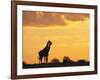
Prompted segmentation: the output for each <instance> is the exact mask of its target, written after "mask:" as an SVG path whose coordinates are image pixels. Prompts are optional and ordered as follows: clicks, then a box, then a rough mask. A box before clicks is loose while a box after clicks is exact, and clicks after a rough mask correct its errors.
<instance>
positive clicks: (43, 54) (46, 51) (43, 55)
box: [38, 40, 52, 64]
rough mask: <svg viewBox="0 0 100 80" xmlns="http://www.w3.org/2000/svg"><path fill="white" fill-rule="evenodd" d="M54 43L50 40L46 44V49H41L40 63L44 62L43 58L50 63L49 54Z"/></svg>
mask: <svg viewBox="0 0 100 80" xmlns="http://www.w3.org/2000/svg"><path fill="white" fill-rule="evenodd" d="M51 45H52V42H51V41H50V40H48V42H47V44H46V46H45V48H44V49H42V50H40V51H39V53H38V54H39V64H41V63H42V59H44V63H48V56H49V51H50V46H51Z"/></svg>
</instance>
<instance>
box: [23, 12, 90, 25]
mask: <svg viewBox="0 0 100 80" xmlns="http://www.w3.org/2000/svg"><path fill="white" fill-rule="evenodd" d="M87 18H89V14H80V13H57V12H39V11H38V12H36V11H23V26H36V27H37V26H40V27H47V26H65V25H68V22H67V21H84V20H86V19H87Z"/></svg>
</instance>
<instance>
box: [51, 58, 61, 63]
mask: <svg viewBox="0 0 100 80" xmlns="http://www.w3.org/2000/svg"><path fill="white" fill-rule="evenodd" d="M51 63H60V61H59V60H58V59H56V58H54V59H52V60H51Z"/></svg>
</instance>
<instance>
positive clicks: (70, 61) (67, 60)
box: [63, 56, 74, 64]
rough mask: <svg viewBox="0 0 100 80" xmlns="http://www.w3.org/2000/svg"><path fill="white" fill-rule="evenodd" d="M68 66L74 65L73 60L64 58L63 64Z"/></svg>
mask: <svg viewBox="0 0 100 80" xmlns="http://www.w3.org/2000/svg"><path fill="white" fill-rule="evenodd" d="M66 63H67V64H68V63H74V61H73V60H71V59H70V58H69V57H66V56H64V58H63V64H66Z"/></svg>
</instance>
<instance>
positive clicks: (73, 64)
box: [23, 61, 89, 69]
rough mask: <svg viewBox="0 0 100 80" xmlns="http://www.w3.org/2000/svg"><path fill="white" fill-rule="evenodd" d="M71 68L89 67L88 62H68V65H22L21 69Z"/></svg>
mask: <svg viewBox="0 0 100 80" xmlns="http://www.w3.org/2000/svg"><path fill="white" fill-rule="evenodd" d="M69 66H70V67H72V66H89V62H88V61H87V62H69V63H47V64H44V63H42V64H24V63H23V69H28V68H49V67H69Z"/></svg>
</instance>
